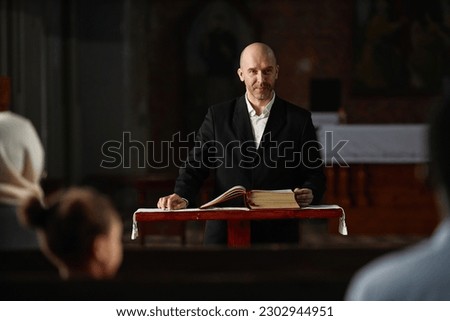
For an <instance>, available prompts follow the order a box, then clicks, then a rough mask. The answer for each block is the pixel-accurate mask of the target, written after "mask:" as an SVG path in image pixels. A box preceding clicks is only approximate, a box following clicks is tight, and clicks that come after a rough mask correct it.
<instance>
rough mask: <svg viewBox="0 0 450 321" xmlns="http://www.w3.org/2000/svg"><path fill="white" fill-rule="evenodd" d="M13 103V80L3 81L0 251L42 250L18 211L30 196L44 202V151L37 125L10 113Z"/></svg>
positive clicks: (0, 88) (0, 90)
mask: <svg viewBox="0 0 450 321" xmlns="http://www.w3.org/2000/svg"><path fill="white" fill-rule="evenodd" d="M10 101H11V86H10V79H9V78H8V77H0V249H2V250H16V249H29V248H38V243H37V239H36V235H35V233H33V232H31V231H29V230H27V229H25V228H23V227H22V226H21V225H20V224H19V221H18V219H17V207H18V206H19V205H20V203H21V202H22V201H23V199H24V198H26V197H28V196H30V195H33V196H35V197H36V198H38V199H40V200H42V199H43V191H42V188H41V186H40V180H41V178H42V176H43V173H44V149H43V147H42V143H41V140H40V138H39V135H38V134H37V132H36V130H35V128H34V126H33V124H32V123H31V122H30V121H29V120H28V119H26V118H25V117H23V116H20V115H18V114H16V113H13V112H11V111H10V110H9V106H10Z"/></svg>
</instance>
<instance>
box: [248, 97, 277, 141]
mask: <svg viewBox="0 0 450 321" xmlns="http://www.w3.org/2000/svg"><path fill="white" fill-rule="evenodd" d="M274 101H275V93H274V94H273V97H272V99H271V100H270V102H269V103H268V104H267V105H266V106H265V107H264V108H263V110H262V113H261V115H257V114H256V111H255V109H254V108H253V106H252V104H251V103H250V101H249V100H248V97H247V94H246V95H245V102H246V103H247V110H248V114H249V116H250V122H251V124H252V132H253V137H254V138H255V143H256V148H258V147H259V144H260V143H261V138H262V136H263V134H264V129H265V128H266V124H267V120H268V119H269V115H270V110H271V109H272V106H273V102H274Z"/></svg>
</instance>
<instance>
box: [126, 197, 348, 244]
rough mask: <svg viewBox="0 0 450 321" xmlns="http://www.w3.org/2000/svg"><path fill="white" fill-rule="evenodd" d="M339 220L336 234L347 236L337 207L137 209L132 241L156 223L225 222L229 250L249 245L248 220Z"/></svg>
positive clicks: (342, 212)
mask: <svg viewBox="0 0 450 321" xmlns="http://www.w3.org/2000/svg"><path fill="white" fill-rule="evenodd" d="M289 218H297V219H305V218H308V219H314V218H338V219H339V220H340V222H339V223H340V224H339V232H340V233H341V234H343V235H347V228H346V225H345V213H344V210H343V209H342V208H341V207H340V206H337V205H318V206H309V207H305V208H302V209H252V210H250V209H247V208H213V209H185V210H176V211H167V210H160V209H155V208H140V209H138V210H137V211H136V212H135V213H134V215H133V231H132V234H131V238H132V239H136V238H137V237H139V229H140V227H143V226H144V225H145V224H151V223H152V222H156V221H197V220H226V221H227V222H228V246H230V247H243V246H249V245H250V221H251V220H275V219H289Z"/></svg>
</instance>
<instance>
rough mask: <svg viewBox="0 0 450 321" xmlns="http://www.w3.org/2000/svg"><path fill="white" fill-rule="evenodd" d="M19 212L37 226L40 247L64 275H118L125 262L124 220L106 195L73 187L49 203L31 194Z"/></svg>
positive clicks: (27, 221) (26, 220) (89, 189)
mask: <svg viewBox="0 0 450 321" xmlns="http://www.w3.org/2000/svg"><path fill="white" fill-rule="evenodd" d="M19 214H20V219H21V220H22V222H23V223H24V224H25V225H27V226H29V227H32V228H34V229H36V232H37V234H38V238H39V245H40V248H41V250H42V251H43V253H44V254H45V255H46V256H47V257H48V258H49V259H50V261H51V262H52V263H53V264H54V265H55V266H56V267H57V268H58V270H59V273H60V275H61V277H62V278H63V279H73V278H93V279H107V278H112V277H114V276H115V274H116V272H117V270H118V268H119V266H120V264H121V262H122V223H121V220H120V217H119V214H118V213H117V211H116V210H115V209H114V207H113V205H112V204H111V202H110V201H109V199H108V198H107V197H106V196H104V195H102V194H100V193H98V192H97V191H95V190H93V189H91V188H78V187H74V188H70V189H68V190H67V191H65V192H63V193H61V194H59V195H57V196H53V197H52V199H51V200H50V201H49V202H48V204H47V205H46V206H43V204H42V203H41V202H40V201H39V200H38V198H36V197H31V198H29V199H28V200H27V201H26V202H25V203H24V204H23V206H22V207H21V209H20V211H19Z"/></svg>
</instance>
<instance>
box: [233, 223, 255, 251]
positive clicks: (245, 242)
mask: <svg viewBox="0 0 450 321" xmlns="http://www.w3.org/2000/svg"><path fill="white" fill-rule="evenodd" d="M228 246H229V247H249V246H250V221H248V220H228Z"/></svg>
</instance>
